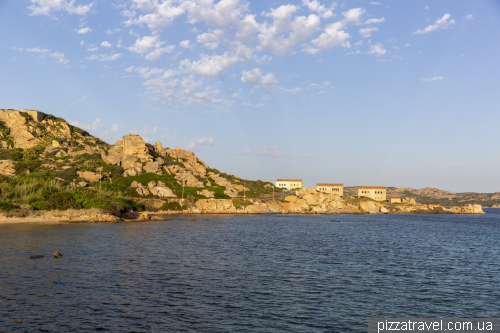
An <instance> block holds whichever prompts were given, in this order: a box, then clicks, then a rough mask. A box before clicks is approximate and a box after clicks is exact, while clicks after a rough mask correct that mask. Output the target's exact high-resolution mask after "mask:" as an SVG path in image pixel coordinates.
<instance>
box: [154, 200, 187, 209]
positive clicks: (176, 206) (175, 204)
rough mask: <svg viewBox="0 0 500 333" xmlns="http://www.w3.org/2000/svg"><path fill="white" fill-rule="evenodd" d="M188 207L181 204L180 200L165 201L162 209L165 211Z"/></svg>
mask: <svg viewBox="0 0 500 333" xmlns="http://www.w3.org/2000/svg"><path fill="white" fill-rule="evenodd" d="M184 209H186V206H185V205H183V206H181V205H180V204H179V203H178V202H165V203H164V204H163V205H162V206H161V207H160V210H163V211H168V210H170V211H182V210H184Z"/></svg>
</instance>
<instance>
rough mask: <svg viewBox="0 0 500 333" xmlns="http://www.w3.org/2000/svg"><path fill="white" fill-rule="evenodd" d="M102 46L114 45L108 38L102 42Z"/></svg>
mask: <svg viewBox="0 0 500 333" xmlns="http://www.w3.org/2000/svg"><path fill="white" fill-rule="evenodd" d="M101 46H102V47H111V46H112V45H111V43H110V42H108V41H107V40H105V41H104V42H102V43H101Z"/></svg>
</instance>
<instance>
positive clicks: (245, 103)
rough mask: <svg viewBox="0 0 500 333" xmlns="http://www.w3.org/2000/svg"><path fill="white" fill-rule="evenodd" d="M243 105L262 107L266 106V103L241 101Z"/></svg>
mask: <svg viewBox="0 0 500 333" xmlns="http://www.w3.org/2000/svg"><path fill="white" fill-rule="evenodd" d="M241 105H242V106H246V107H253V108H259V109H260V108H261V107H263V106H264V103H258V104H252V103H248V102H244V103H241Z"/></svg>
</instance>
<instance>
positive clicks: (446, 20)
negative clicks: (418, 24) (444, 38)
mask: <svg viewBox="0 0 500 333" xmlns="http://www.w3.org/2000/svg"><path fill="white" fill-rule="evenodd" d="M450 17H451V15H450V14H448V13H446V14H444V15H443V17H441V18H440V19H438V20H436V22H434V24H431V25H428V26H427V27H426V28H425V29H419V30H417V31H415V32H414V33H413V34H414V35H424V34H427V33H429V32H432V31H436V30H441V29H448V28H449V27H450V26H451V25H453V24H455V20H450Z"/></svg>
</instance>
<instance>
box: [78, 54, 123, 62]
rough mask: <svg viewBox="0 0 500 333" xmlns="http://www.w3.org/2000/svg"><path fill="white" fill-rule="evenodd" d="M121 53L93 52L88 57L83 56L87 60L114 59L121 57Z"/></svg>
mask: <svg viewBox="0 0 500 333" xmlns="http://www.w3.org/2000/svg"><path fill="white" fill-rule="evenodd" d="M122 55H123V54H121V53H115V54H110V55H107V54H93V55H91V56H89V57H85V59H87V60H99V61H115V60H118V59H120V58H121V57H122Z"/></svg>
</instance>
